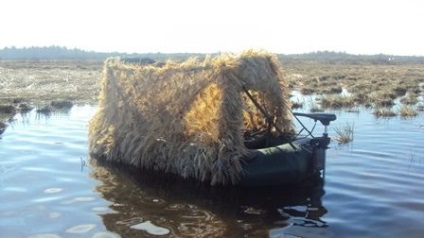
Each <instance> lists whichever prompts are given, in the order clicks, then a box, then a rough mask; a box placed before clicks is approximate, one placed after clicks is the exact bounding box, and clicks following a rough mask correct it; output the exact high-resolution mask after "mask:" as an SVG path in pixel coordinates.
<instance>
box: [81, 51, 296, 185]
mask: <svg viewBox="0 0 424 238" xmlns="http://www.w3.org/2000/svg"><path fill="white" fill-rule="evenodd" d="M244 90H248V91H249V92H250V94H251V95H252V96H253V97H254V98H255V100H256V101H257V102H258V103H260V104H261V106H262V108H264V109H265V110H266V112H267V113H268V114H269V115H270V117H271V118H270V120H272V121H273V123H274V124H275V125H276V126H277V127H278V128H280V130H281V131H282V132H283V133H293V131H294V125H293V122H292V118H291V114H290V111H289V110H290V107H291V105H290V104H291V103H290V101H289V94H290V92H289V91H288V86H287V82H286V81H285V80H284V78H283V73H282V67H281V65H280V63H279V61H278V59H277V58H276V56H275V55H273V54H270V53H268V52H264V51H246V52H243V53H242V54H239V55H230V54H225V55H220V56H217V57H206V58H205V59H204V60H198V59H196V58H191V59H188V60H187V61H184V62H181V63H177V62H172V61H169V62H167V63H166V64H161V65H156V64H154V65H140V64H126V63H125V62H123V61H121V60H119V59H114V58H112V59H108V60H107V61H106V62H105V67H104V71H103V80H102V89H101V94H100V100H99V106H98V111H97V113H96V115H95V116H94V117H93V119H92V120H91V121H90V125H89V150H90V154H92V155H93V156H94V157H97V158H99V159H103V160H106V161H114V162H118V163H124V164H128V165H133V166H136V167H140V168H144V169H149V170H156V171H160V172H164V173H167V172H169V173H174V174H177V175H180V176H181V177H184V178H194V179H197V180H199V181H209V182H210V183H211V184H212V185H215V184H237V182H238V180H239V178H240V175H241V173H242V172H243V171H242V166H241V163H242V158H243V157H245V156H246V155H247V154H248V153H249V151H248V150H247V148H246V147H245V146H244V141H243V137H242V136H243V131H244V130H263V129H265V128H266V124H267V123H266V120H265V118H264V116H263V115H262V114H261V111H259V110H258V108H257V107H256V106H255V105H254V104H253V103H252V101H251V100H249V98H248V97H246V95H244ZM273 133H277V134H278V133H279V131H277V130H276V131H273Z"/></svg>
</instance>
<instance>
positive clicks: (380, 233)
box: [0, 106, 424, 238]
mask: <svg viewBox="0 0 424 238" xmlns="http://www.w3.org/2000/svg"><path fill="white" fill-rule="evenodd" d="M94 112H95V108H94V107H92V106H75V107H73V108H72V109H71V110H70V111H69V112H68V113H62V114H54V115H50V116H45V115H41V114H36V113H35V112H34V111H33V112H31V113H29V114H26V115H18V116H16V118H15V119H16V120H15V121H14V122H12V123H11V124H10V126H9V127H8V128H7V130H6V131H5V132H4V134H3V135H1V139H0V237H2V238H3V237H120V236H121V237H423V232H424V220H423V219H422V218H423V214H424V186H423V185H424V146H422V144H423V142H424V120H423V119H424V115H423V114H422V113H421V114H419V116H418V117H416V118H413V119H408V120H404V119H400V118H392V119H375V118H374V117H373V115H372V114H371V112H370V111H367V110H365V109H361V110H360V111H359V113H347V112H336V114H337V116H338V119H337V121H336V122H333V123H332V125H331V126H330V129H329V133H330V135H334V134H335V132H334V131H333V130H332V127H338V126H343V125H345V124H346V123H350V124H353V123H354V126H355V129H354V141H353V143H350V144H347V145H338V144H337V143H336V142H334V141H333V142H332V143H331V148H330V149H329V150H328V151H327V170H326V179H325V184H324V185H323V186H321V185H319V184H318V185H315V186H309V187H304V188H278V189H273V190H269V189H268V190H266V189H265V190H263V189H261V190H259V189H258V190H237V189H225V190H223V189H219V188H209V187H204V186H198V185H193V184H188V183H181V182H180V181H175V180H172V179H171V180H161V179H160V178H158V177H157V176H156V175H137V173H134V171H131V170H128V169H125V168H109V167H105V166H102V165H99V164H96V163H93V162H90V160H89V158H88V151H87V122H88V120H89V118H91V116H92V115H93V114H94ZM304 123H305V124H307V125H311V124H312V121H311V120H304ZM315 131H316V133H317V134H319V133H321V132H322V127H321V126H317V128H316V130H315Z"/></svg>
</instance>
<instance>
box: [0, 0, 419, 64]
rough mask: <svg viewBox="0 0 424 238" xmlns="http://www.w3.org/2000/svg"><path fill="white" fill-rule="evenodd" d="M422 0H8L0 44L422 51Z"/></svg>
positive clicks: (0, 21) (0, 17) (0, 11)
mask: <svg viewBox="0 0 424 238" xmlns="http://www.w3.org/2000/svg"><path fill="white" fill-rule="evenodd" d="M423 24H424V1H422V0H319V1H317V0H291V1H283V0H280V1H278V0H274V1H272V0H258V1H253V0H244V1H242V0H237V1H236V0H233V1H230V0H148V1H142V0H138V1H137V0H119V1H107V0H104V1H93V0H72V1H70V0H6V1H2V3H1V8H0V32H1V33H0V48H4V47H10V46H16V47H29V46H50V45H58V46H66V47H68V48H74V47H76V48H80V49H84V50H95V51H106V52H110V51H119V52H128V53H133V52H137V53H145V52H164V53H166V52H192V53H194V52H198V53H213V52H228V51H230V52H239V51H241V50H245V49H248V48H257V49H265V50H268V51H272V52H275V53H284V54H292V53H305V52H311V51H319V50H321V51H322V50H330V51H342V52H347V53H353V54H378V53H384V54H395V55H421V56H424V45H423V44H424V31H423V28H424V27H423Z"/></svg>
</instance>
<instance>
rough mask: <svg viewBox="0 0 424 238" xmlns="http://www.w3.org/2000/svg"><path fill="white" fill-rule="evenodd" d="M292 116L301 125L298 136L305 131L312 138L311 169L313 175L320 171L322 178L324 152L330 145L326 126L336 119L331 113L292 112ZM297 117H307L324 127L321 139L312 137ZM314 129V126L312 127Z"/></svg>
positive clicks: (323, 173) (323, 172) (323, 174)
mask: <svg viewBox="0 0 424 238" xmlns="http://www.w3.org/2000/svg"><path fill="white" fill-rule="evenodd" d="M293 115H294V116H295V118H296V120H297V121H298V122H299V123H300V124H301V125H302V127H303V129H302V130H301V131H300V132H299V134H300V133H301V132H302V131H303V130H305V131H307V132H308V134H309V136H311V137H312V140H311V146H312V148H313V155H314V157H313V160H312V161H313V164H312V169H313V172H314V173H318V172H320V171H322V177H323V178H324V176H325V150H326V149H328V144H330V137H328V126H329V125H330V122H332V121H335V120H336V119H337V117H336V115H335V114H332V113H301V112H293ZM298 116H301V117H308V118H311V119H313V120H314V121H315V123H316V122H317V121H319V122H321V124H322V125H323V126H324V132H323V133H322V136H321V137H314V136H313V135H312V131H309V130H308V129H307V128H306V127H305V126H304V125H303V124H302V122H301V121H300V120H299V119H298V118H297V117H298ZM314 128H315V126H314Z"/></svg>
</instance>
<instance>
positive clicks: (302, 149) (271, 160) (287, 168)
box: [240, 112, 336, 187]
mask: <svg viewBox="0 0 424 238" xmlns="http://www.w3.org/2000/svg"><path fill="white" fill-rule="evenodd" d="M293 115H294V116H295V117H296V118H298V117H307V118H310V119H313V120H314V121H315V122H317V121H319V122H320V123H321V124H322V125H323V126H324V133H323V134H322V136H319V137H315V136H313V134H312V132H311V131H309V130H307V128H306V127H303V128H302V129H303V130H307V131H308V134H307V136H306V137H305V136H297V137H294V138H292V139H289V140H288V139H287V138H285V137H277V138H273V137H270V138H266V137H263V136H261V137H260V138H259V142H258V139H256V138H253V139H252V138H251V137H248V138H247V141H246V146H247V147H248V148H250V149H251V150H252V155H251V156H250V157H248V158H246V159H245V163H244V166H243V170H244V171H246V172H245V173H244V174H243V176H242V178H241V181H240V186H243V187H259V186H274V185H287V184H297V183H302V182H305V180H308V179H309V178H316V176H320V177H322V178H323V177H324V176H325V151H326V149H327V148H328V145H329V143H330V138H329V137H328V133H327V126H328V125H329V124H330V122H331V121H334V120H336V115H335V114H332V113H296V112H294V113H293ZM302 126H303V124H302Z"/></svg>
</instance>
